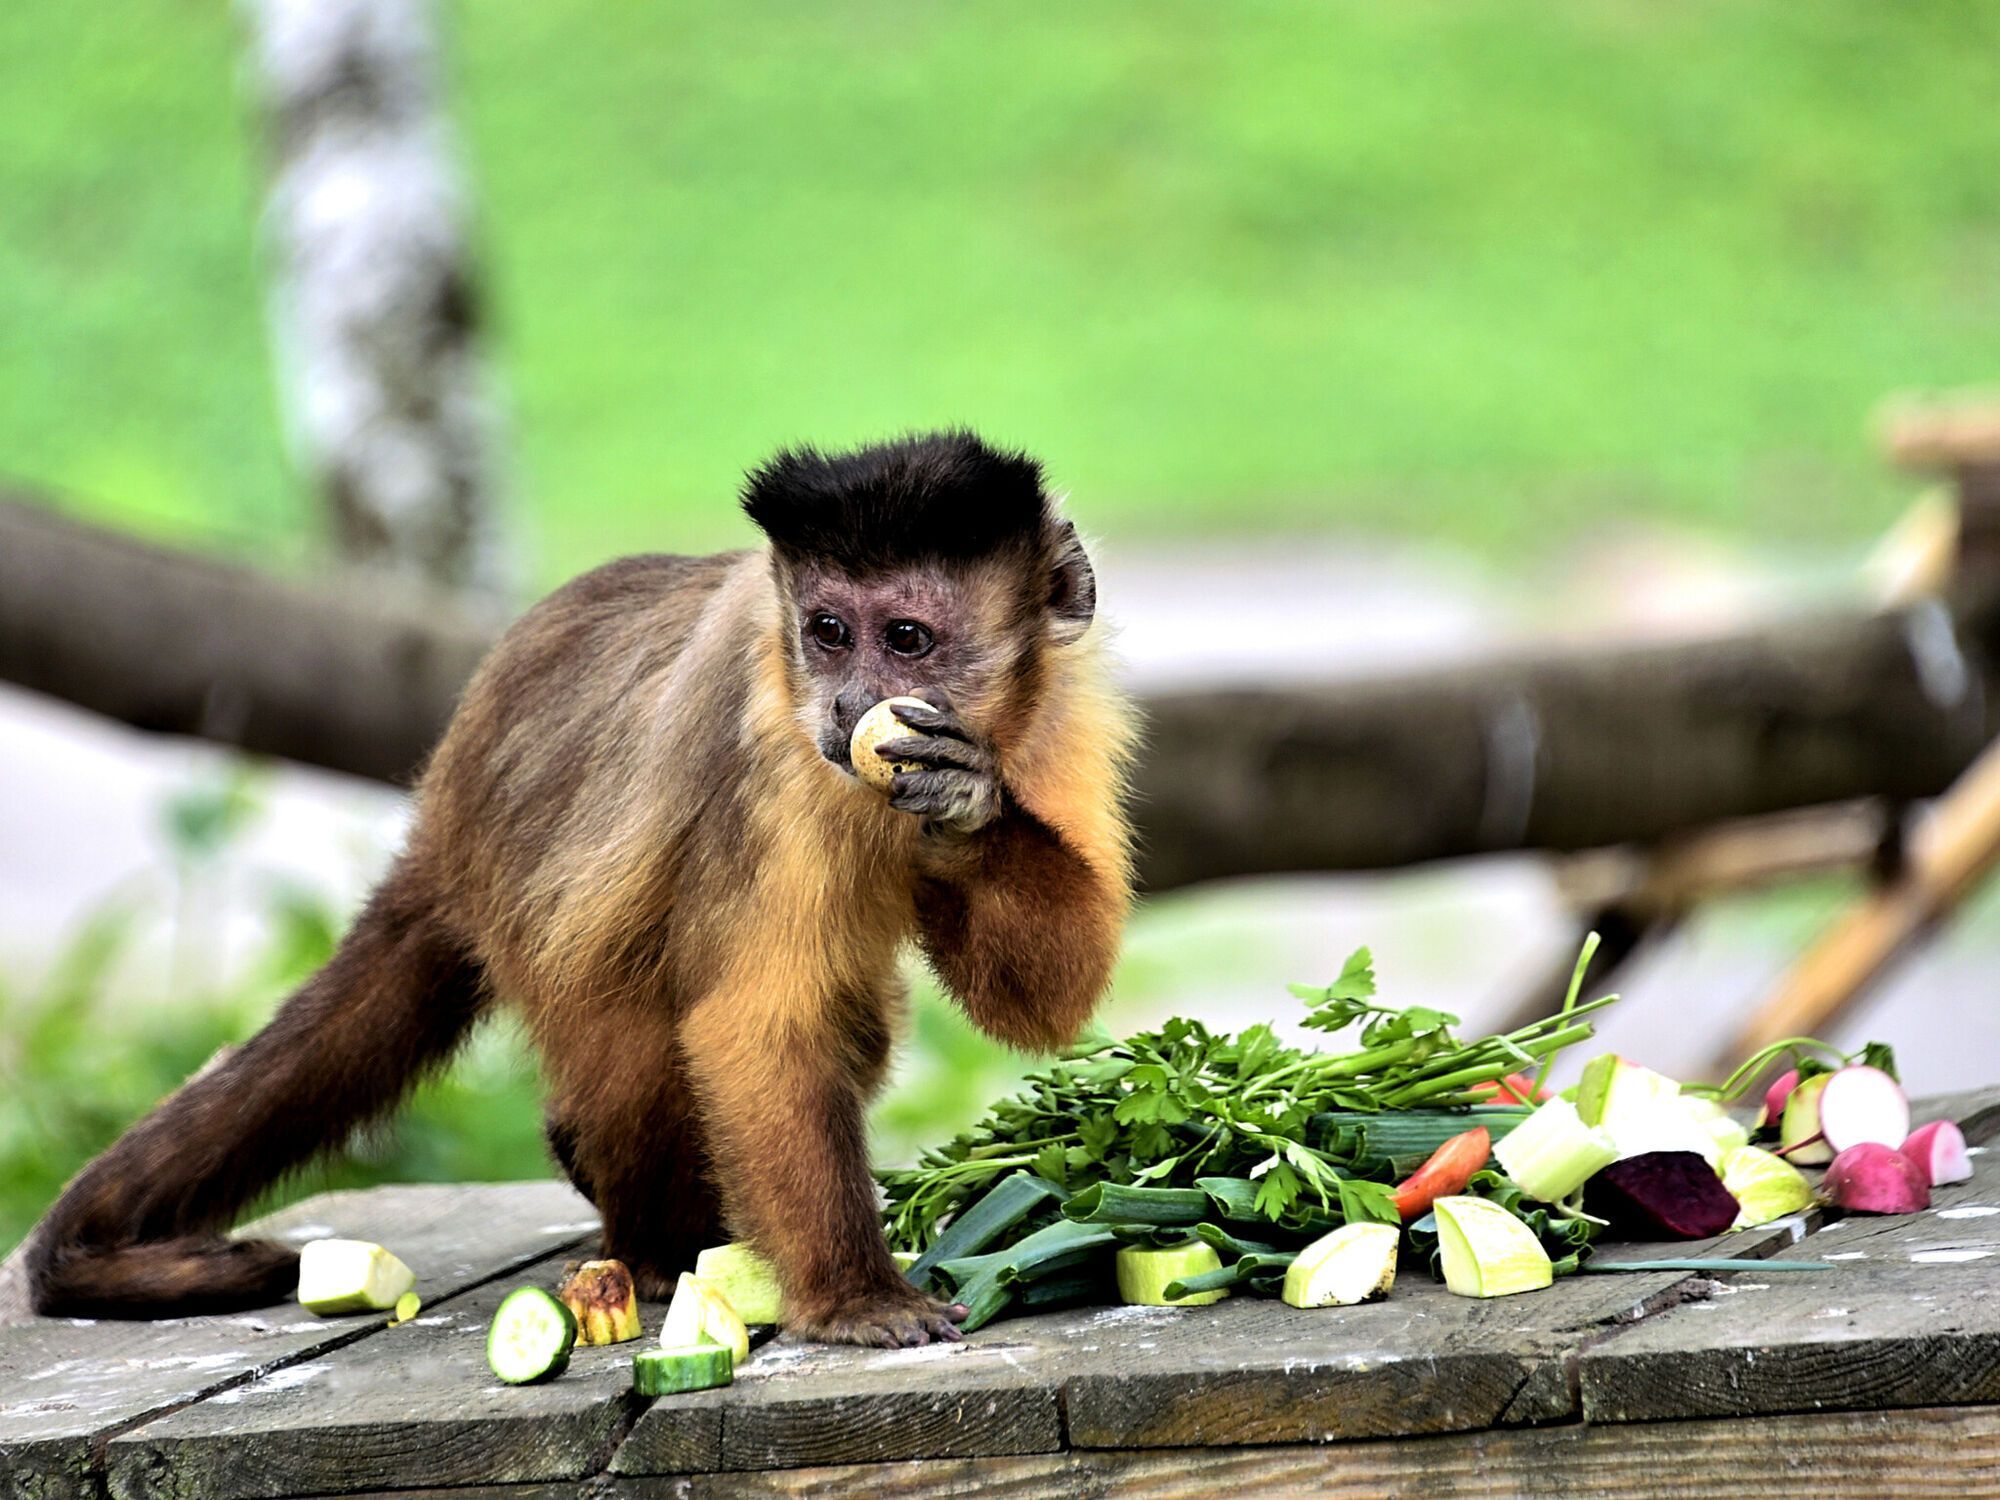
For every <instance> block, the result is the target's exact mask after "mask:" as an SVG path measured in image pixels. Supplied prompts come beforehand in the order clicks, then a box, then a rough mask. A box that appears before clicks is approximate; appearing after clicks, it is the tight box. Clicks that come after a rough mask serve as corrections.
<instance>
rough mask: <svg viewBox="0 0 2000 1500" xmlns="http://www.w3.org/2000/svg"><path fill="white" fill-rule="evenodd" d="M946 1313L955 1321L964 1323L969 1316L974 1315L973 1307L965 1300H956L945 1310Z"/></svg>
mask: <svg viewBox="0 0 2000 1500" xmlns="http://www.w3.org/2000/svg"><path fill="white" fill-rule="evenodd" d="M944 1315H945V1316H946V1317H947V1318H950V1319H951V1320H952V1322H954V1323H963V1322H964V1321H965V1320H966V1319H967V1318H969V1317H971V1316H972V1309H971V1308H969V1307H967V1306H966V1305H965V1304H964V1303H963V1302H954V1303H952V1305H951V1306H950V1307H947V1308H946V1309H945V1310H944Z"/></svg>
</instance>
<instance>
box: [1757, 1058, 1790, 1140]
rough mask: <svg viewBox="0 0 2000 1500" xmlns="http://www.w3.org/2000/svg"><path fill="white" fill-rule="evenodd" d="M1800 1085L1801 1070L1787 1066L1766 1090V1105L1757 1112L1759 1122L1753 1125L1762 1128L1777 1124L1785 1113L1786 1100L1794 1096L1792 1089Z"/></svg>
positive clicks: (1758, 1128)
mask: <svg viewBox="0 0 2000 1500" xmlns="http://www.w3.org/2000/svg"><path fill="white" fill-rule="evenodd" d="M1798 1086H1799V1070H1798V1069H1797V1068H1787V1069H1785V1071H1784V1072H1782V1073H1780V1074H1779V1075H1778V1076H1777V1078H1776V1079H1774V1080H1773V1081H1772V1083H1771V1086H1770V1087H1769V1088H1767V1089H1765V1090H1764V1107H1763V1108H1762V1109H1760V1110H1759V1111H1758V1112H1757V1123H1756V1124H1755V1125H1754V1126H1753V1127H1751V1128H1752V1129H1755V1130H1762V1129H1763V1128H1764V1127H1765V1126H1766V1125H1773V1126H1775V1125H1776V1124H1777V1123H1778V1121H1779V1120H1781V1119H1783V1118H1784V1115H1785V1101H1786V1100H1787V1099H1789V1098H1791V1097H1792V1090H1793V1089H1795V1088H1797V1087H1798Z"/></svg>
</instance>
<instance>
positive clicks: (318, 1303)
mask: <svg viewBox="0 0 2000 1500" xmlns="http://www.w3.org/2000/svg"><path fill="white" fill-rule="evenodd" d="M416 1284H417V1276H416V1272H414V1271H412V1270H411V1269H410V1268H409V1267H408V1266H406V1265H404V1264H403V1263H402V1262H401V1261H400V1260H398V1259H397V1258H396V1257H395V1256H393V1255H391V1254H390V1253H389V1252H388V1251H387V1250H384V1249H383V1248H382V1247H381V1246H380V1245H373V1244H370V1243H369V1242H368V1241H367V1240H308V1241H307V1242H306V1244H305V1246H304V1248H303V1249H301V1250H300V1251H299V1302H300V1304H301V1305H302V1306H304V1307H305V1308H307V1309H308V1310H309V1311H311V1312H316V1313H318V1314H320V1315H321V1316H322V1317H328V1316H331V1315H333V1314H336V1313H351V1312H381V1311H386V1310H387V1309H389V1308H392V1307H394V1306H395V1305H396V1299H397V1298H399V1297H401V1296H402V1295H403V1293H405V1292H407V1291H408V1290H409V1289H410V1288H411V1287H413V1286H415V1285H416Z"/></svg>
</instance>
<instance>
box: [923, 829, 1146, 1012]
mask: <svg viewBox="0 0 2000 1500" xmlns="http://www.w3.org/2000/svg"><path fill="white" fill-rule="evenodd" d="M919 860H920V862H921V865H920V870H921V873H920V875H919V878H918V883H917V921H918V928H919V941H920V942H921V944H922V946H923V950H924V954H925V956H926V957H927V958H928V959H929V960H930V963H931V967H932V968H933V969H935V970H936V971H937V975H938V977H939V978H940V979H941V980H943V981H944V983H945V985H946V987H947V988H948V989H950V990H951V992H952V994H954V995H955V996H957V997H958V1002H959V1004H960V1005H962V1006H964V1008H965V1012H966V1014H967V1015H969V1016H970V1017H971V1018H972V1019H973V1021H974V1022H975V1023H977V1024H978V1025H979V1027H980V1028H981V1029H982V1030H985V1031H987V1032H990V1033H991V1034H992V1035H994V1036H996V1037H998V1038H1000V1040H1002V1041H1004V1042H1011V1043H1012V1044H1013V1045H1015V1046H1017V1047H1024V1048H1031V1049H1038V1050H1044V1051H1046V1050H1050V1049H1053V1048H1056V1047H1060V1046H1063V1045H1065V1044H1066V1043H1068V1042H1069V1041H1070V1039H1071V1038H1073V1037H1074V1036H1075V1035H1076V1033H1077V1032H1078V1030H1080V1029H1081V1028H1082V1026H1083V1023H1084V1022H1085V1021H1087V1020H1088V1019H1089V1018H1090V1012H1091V1010H1092V1008H1093V1007H1095V1005H1096V1004H1097V1000H1098V997H1099V996H1100V995H1102V994H1103V993H1104V987H1105V985H1106V984H1108V983H1109V982H1110V979H1111V966H1112V963H1113V961H1114V960H1115V959H1116V958H1117V955H1118V939H1119V931H1120V928H1121V927H1122V925H1123V922H1124V916H1125V899H1124V893H1123V891H1122V890H1121V889H1120V888H1119V887H1118V885H1117V884H1116V882H1115V880H1113V879H1112V878H1110V877H1108V876H1107V875H1106V874H1105V873H1104V872H1102V871H1100V870H1098V869H1095V868H1093V866H1092V865H1091V864H1090V863H1089V862H1088V861H1087V860H1085V859H1084V858H1083V857H1082V856H1081V855H1080V854H1078V853H1077V852H1076V850H1074V849H1073V848H1072V847H1071V846H1070V845H1069V844H1068V843H1067V842H1065V841H1064V839H1063V838H1062V836H1061V835H1060V834H1058V833H1057V832H1056V831H1055V830H1054V829H1053V828H1051V827H1050V826H1049V825H1048V824H1047V823H1045V822H1043V821H1042V820H1041V819H1040V818H1038V817H1036V816H1035V815H1034V813H1032V812H1030V811H1029V810H1028V809H1027V808H1025V807H1023V806H1021V805H1020V804H1019V803H1018V802H1016V801H1015V800H1014V799H1013V798H1012V797H1011V796H1009V795H1007V794H1006V793H1004V792H1003V793H1002V794H1001V798H1000V813H999V816H998V817H996V818H995V819H994V820H993V821H992V822H991V823H989V824H988V825H987V826H986V827H985V828H983V829H981V830H980V831H978V832H977V833H972V834H955V833H952V832H951V831H949V830H947V829H944V828H942V827H935V828H932V829H929V830H927V831H926V832H925V834H924V836H923V840H922V846H921V852H920V854H919Z"/></svg>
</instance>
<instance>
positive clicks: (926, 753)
mask: <svg viewBox="0 0 2000 1500" xmlns="http://www.w3.org/2000/svg"><path fill="white" fill-rule="evenodd" d="M875 753H876V754H877V755H879V756H881V757H882V759H884V760H906V761H910V762H912V763H913V764H916V765H919V766H928V767H930V768H932V769H933V770H939V771H983V770H985V769H986V756H985V755H983V754H982V753H980V751H979V749H978V748H977V747H976V746H973V745H970V744H968V743H967V742H966V741H964V740H954V739H946V738H944V737H942V736H939V735H931V734H911V735H904V736H903V737H902V738H901V739H894V740H884V741H883V742H882V743H881V744H879V745H877V746H876V747H875Z"/></svg>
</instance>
